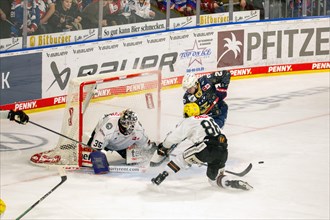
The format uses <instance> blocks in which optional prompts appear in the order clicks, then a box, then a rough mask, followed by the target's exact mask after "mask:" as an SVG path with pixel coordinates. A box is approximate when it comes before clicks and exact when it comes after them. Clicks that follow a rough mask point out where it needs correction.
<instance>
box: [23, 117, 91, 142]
mask: <svg viewBox="0 0 330 220" xmlns="http://www.w3.org/2000/svg"><path fill="white" fill-rule="evenodd" d="M29 123H31V124H34V125H36V126H38V127H40V128H43V129H46V130H47V131H50V132H53V133H55V134H57V135H60V136H62V137H65V138H67V139H69V140H71V141H73V142H76V143H78V144H81V145H83V146H85V147H90V146H88V145H87V144H85V143H83V142H80V141H77V140H75V139H72V138H70V137H68V136H66V135H64V134H61V133H58V132H56V131H54V130H51V129H49V128H46V127H44V126H42V125H39V124H37V123H35V122H33V121H29Z"/></svg>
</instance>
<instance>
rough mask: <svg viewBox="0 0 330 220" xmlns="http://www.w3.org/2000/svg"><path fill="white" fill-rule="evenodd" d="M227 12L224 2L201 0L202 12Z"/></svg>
mask: <svg viewBox="0 0 330 220" xmlns="http://www.w3.org/2000/svg"><path fill="white" fill-rule="evenodd" d="M220 12H225V9H224V7H223V3H222V2H218V1H216V0H201V14H212V13H220Z"/></svg>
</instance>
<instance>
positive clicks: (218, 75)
mask: <svg viewBox="0 0 330 220" xmlns="http://www.w3.org/2000/svg"><path fill="white" fill-rule="evenodd" d="M230 78H231V75H230V72H229V71H227V70H223V71H216V72H213V73H210V74H208V75H205V76H202V77H200V78H198V79H197V78H196V76H195V74H194V73H187V74H185V75H184V77H183V80H182V87H183V89H184V90H185V94H184V95H183V104H186V103H196V104H197V105H198V106H199V107H200V114H207V115H209V116H211V117H212V118H213V119H214V121H215V122H216V123H217V124H218V125H219V126H220V128H221V129H222V128H223V126H224V125H225V122H226V119H227V114H228V105H227V103H226V102H225V101H224V99H225V98H226V97H227V89H228V86H229V83H230Z"/></svg>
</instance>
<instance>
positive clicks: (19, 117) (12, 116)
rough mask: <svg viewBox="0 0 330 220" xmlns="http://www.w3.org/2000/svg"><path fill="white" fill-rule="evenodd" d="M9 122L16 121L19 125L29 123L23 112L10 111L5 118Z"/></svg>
mask: <svg viewBox="0 0 330 220" xmlns="http://www.w3.org/2000/svg"><path fill="white" fill-rule="evenodd" d="M7 118H8V119H9V120H10V121H16V122H17V123H19V124H26V123H28V122H29V116H28V115H27V114H25V113H24V112H23V111H21V110H18V111H13V110H10V111H9V113H8V117H7Z"/></svg>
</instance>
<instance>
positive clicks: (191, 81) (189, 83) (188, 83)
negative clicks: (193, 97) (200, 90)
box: [182, 73, 197, 91]
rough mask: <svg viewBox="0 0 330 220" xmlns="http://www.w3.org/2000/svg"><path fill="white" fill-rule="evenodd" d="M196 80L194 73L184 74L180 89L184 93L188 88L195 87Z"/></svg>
mask: <svg viewBox="0 0 330 220" xmlns="http://www.w3.org/2000/svg"><path fill="white" fill-rule="evenodd" d="M196 83H197V78H196V76H195V74H194V73H186V74H185V75H184V76H183V79H182V88H183V89H184V90H185V91H186V90H188V89H189V88H191V87H193V86H195V85H196Z"/></svg>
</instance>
